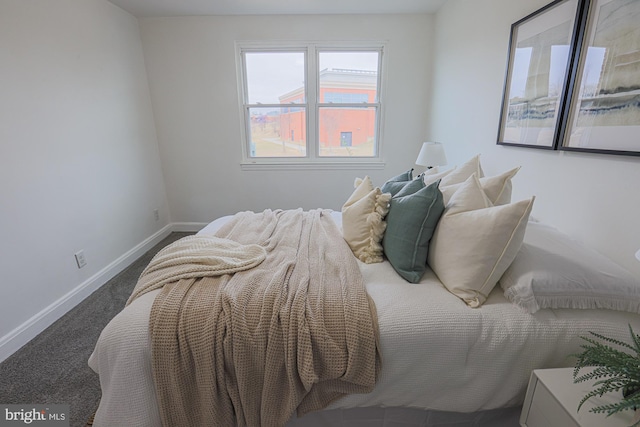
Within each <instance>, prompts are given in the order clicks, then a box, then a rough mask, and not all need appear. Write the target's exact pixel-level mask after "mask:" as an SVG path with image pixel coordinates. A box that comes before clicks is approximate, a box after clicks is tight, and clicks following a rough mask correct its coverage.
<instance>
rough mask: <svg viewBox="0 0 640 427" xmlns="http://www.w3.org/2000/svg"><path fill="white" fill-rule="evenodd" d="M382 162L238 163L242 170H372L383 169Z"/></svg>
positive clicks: (383, 164)
mask: <svg viewBox="0 0 640 427" xmlns="http://www.w3.org/2000/svg"><path fill="white" fill-rule="evenodd" d="M384 167H385V163H384V162H333V163H331V162H304V163H303V162H296V163H293V162H280V163H278V162H269V163H266V162H264V163H248V162H243V163H240V169H242V170H243V171H269V170H304V171H308V170H372V169H384Z"/></svg>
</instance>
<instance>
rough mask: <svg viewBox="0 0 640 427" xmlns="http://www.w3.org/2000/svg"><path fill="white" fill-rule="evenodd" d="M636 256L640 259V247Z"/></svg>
mask: <svg viewBox="0 0 640 427" xmlns="http://www.w3.org/2000/svg"><path fill="white" fill-rule="evenodd" d="M636 258H637V259H638V261H640V249H638V252H636Z"/></svg>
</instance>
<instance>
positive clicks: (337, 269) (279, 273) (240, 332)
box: [136, 210, 380, 427]
mask: <svg viewBox="0 0 640 427" xmlns="http://www.w3.org/2000/svg"><path fill="white" fill-rule="evenodd" d="M216 236H217V237H218V238H221V239H228V240H231V241H234V242H237V243H238V244H239V245H248V246H250V247H252V246H251V245H258V246H260V247H262V248H264V250H265V251H266V258H264V260H263V261H262V262H259V263H257V264H256V265H253V267H252V268H249V269H241V270H240V271H237V272H235V273H234V274H224V275H216V276H206V277H200V278H181V279H180V280H178V281H175V282H171V283H167V284H165V285H164V286H163V288H162V291H161V293H160V294H159V295H158V296H157V297H156V299H155V302H154V304H153V307H152V310H151V318H150V333H151V347H152V370H153V378H154V383H155V386H156V394H157V399H158V404H159V408H160V414H161V417H162V422H163V425H164V426H165V427H167V426H176V427H177V426H180V427H186V426H194V427H195V426H197V427H204V426H225V427H226V426H234V425H238V426H282V425H284V424H285V423H286V421H287V420H288V419H289V418H290V417H291V416H292V414H293V413H294V412H296V411H297V413H298V415H303V414H305V413H307V412H309V411H313V410H317V409H321V408H323V407H325V406H326V405H328V404H329V403H331V402H332V401H333V400H335V399H337V398H339V397H340V396H343V395H344V394H347V393H367V392H370V391H371V390H372V389H373V387H374V385H375V382H376V378H377V375H378V372H379V369H380V358H379V352H378V325H377V317H376V313H375V306H374V304H373V301H371V300H370V298H369V297H368V294H367V293H366V291H365V288H364V284H363V281H362V276H361V274H360V270H359V268H358V265H357V261H356V260H355V258H354V257H353V254H352V253H351V250H350V249H349V247H348V245H347V244H346V242H345V241H344V240H343V238H342V235H341V233H340V231H339V230H338V228H337V226H336V225H335V223H334V222H333V220H332V219H331V218H330V216H329V213H328V212H327V211H322V210H314V211H309V212H303V211H302V210H292V211H271V210H266V211H264V212H262V213H252V212H242V213H239V214H236V215H235V217H234V218H233V219H232V220H231V221H230V222H229V223H227V224H225V225H224V226H223V227H222V228H221V229H220V230H219V231H218V232H217V234H216ZM249 258H251V257H249ZM169 264H170V263H169ZM167 268H169V269H173V268H176V269H177V276H180V267H179V266H171V265H169V266H167ZM165 273H166V272H165ZM163 275H164V273H163ZM155 276H156V275H155V274H151V275H149V277H151V278H152V279H151V280H149V282H150V283H152V282H157V280H154V279H155V278H156V277H155ZM147 277H148V276H147V275H144V274H143V276H141V278H140V282H139V284H138V285H137V286H136V291H138V288H141V289H142V288H145V287H146V284H145V283H146V282H147ZM156 285H157V283H155V284H154V283H152V284H151V285H149V287H150V288H153V287H155V286H156ZM142 293H143V292H136V295H140V294H142Z"/></svg>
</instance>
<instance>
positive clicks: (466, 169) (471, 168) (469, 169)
mask: <svg viewBox="0 0 640 427" xmlns="http://www.w3.org/2000/svg"><path fill="white" fill-rule="evenodd" d="M473 174H476V175H477V176H478V178H482V177H483V176H484V173H483V172H482V166H481V165H480V155H479V154H478V155H477V156H475V157H473V158H472V159H470V160H469V161H467V162H466V163H465V164H463V165H462V166H460V167H458V168H455V169H453V170H451V173H449V174H447V175H446V176H444V177H442V181H440V187H446V186H447V185H452V184H459V183H461V182H465V181H466V180H467V179H468V178H469V177H470V176H471V175H473Z"/></svg>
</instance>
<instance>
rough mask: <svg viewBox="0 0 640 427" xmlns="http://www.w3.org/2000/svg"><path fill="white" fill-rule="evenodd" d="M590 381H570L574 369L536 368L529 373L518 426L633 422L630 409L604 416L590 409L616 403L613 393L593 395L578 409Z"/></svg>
mask: <svg viewBox="0 0 640 427" xmlns="http://www.w3.org/2000/svg"><path fill="white" fill-rule="evenodd" d="M591 390H593V387H592V383H590V382H584V383H579V384H574V383H573V368H562V369H538V370H535V371H533V372H532V373H531V379H530V380H529V387H528V388H527V394H526V396H525V398H524V404H523V406H522V414H521V415H520V425H522V426H523V427H574V426H575V427H618V426H619V427H627V426H630V425H632V424H633V417H634V414H633V412H632V411H623V412H619V413H617V414H615V415H612V416H610V417H607V416H606V414H594V413H592V412H589V409H591V408H593V407H594V406H600V405H603V404H607V403H613V402H615V401H616V400H617V399H618V398H619V397H618V396H615V395H614V394H613V393H608V394H605V395H604V396H602V397H592V398H591V399H589V400H588V401H586V402H585V403H584V405H582V408H580V412H577V408H578V403H579V402H580V400H581V399H582V398H583V397H584V395H585V394H587V393H588V392H589V391H591Z"/></svg>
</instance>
